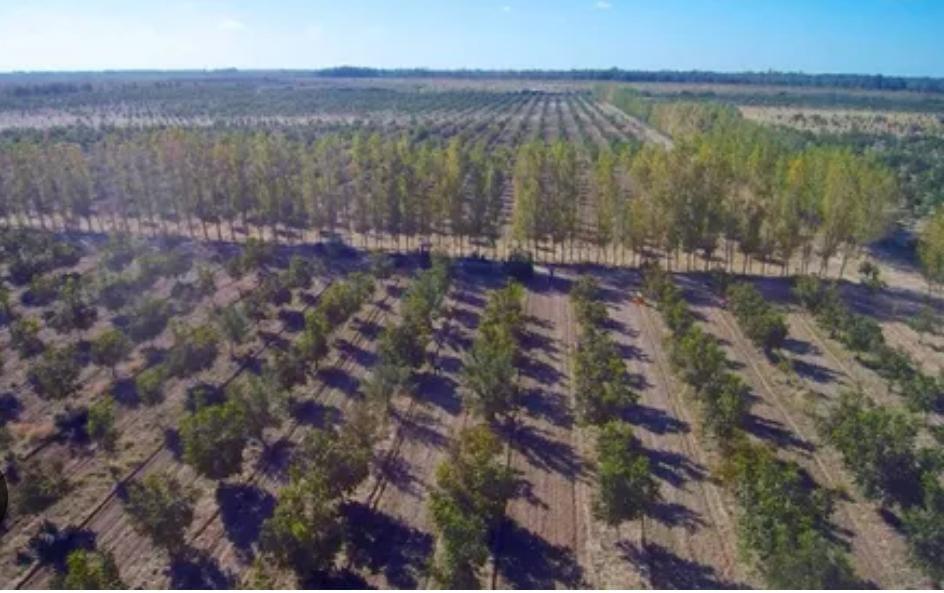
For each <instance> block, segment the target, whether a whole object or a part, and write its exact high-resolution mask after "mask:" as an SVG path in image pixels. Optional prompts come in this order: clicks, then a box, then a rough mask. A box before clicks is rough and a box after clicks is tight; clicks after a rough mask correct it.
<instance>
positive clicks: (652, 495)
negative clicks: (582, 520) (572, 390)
mask: <svg viewBox="0 0 944 593" xmlns="http://www.w3.org/2000/svg"><path fill="white" fill-rule="evenodd" d="M596 448H597V459H598V469H597V480H598V483H599V493H598V497H597V499H596V500H595V501H594V513H595V514H596V516H597V517H598V518H600V519H601V520H603V521H604V522H606V523H607V524H609V525H619V524H620V523H621V522H623V521H627V520H630V519H635V518H636V517H639V516H641V515H643V514H645V513H646V512H647V511H648V509H649V508H650V507H651V505H652V504H653V503H654V502H655V501H656V500H657V499H658V497H659V485H658V483H657V482H656V480H655V478H654V477H653V475H652V473H651V472H650V468H649V458H648V457H647V456H646V453H645V452H644V451H643V450H642V447H641V445H640V444H639V442H638V441H637V440H636V438H635V437H634V436H633V430H632V427H631V426H630V425H629V424H627V423H625V422H623V421H621V420H610V421H608V422H606V423H605V424H603V425H602V426H601V427H600V434H599V435H598V436H597V444H596Z"/></svg>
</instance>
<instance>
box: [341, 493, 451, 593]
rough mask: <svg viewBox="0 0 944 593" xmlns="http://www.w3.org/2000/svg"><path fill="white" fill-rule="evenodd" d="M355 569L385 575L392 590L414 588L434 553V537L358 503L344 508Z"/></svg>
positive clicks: (346, 505) (349, 557)
mask: <svg viewBox="0 0 944 593" xmlns="http://www.w3.org/2000/svg"><path fill="white" fill-rule="evenodd" d="M342 513H343V514H344V516H345V518H346V519H347V524H348V525H349V530H348V543H347V556H348V559H349V561H350V563H351V565H352V566H355V567H357V568H359V569H366V570H368V571H370V573H371V574H377V573H382V574H383V575H384V577H385V578H386V579H387V582H388V583H389V584H390V586H391V587H396V588H398V589H415V588H417V587H418V586H419V584H420V583H419V577H420V576H421V575H422V573H423V570H424V569H425V568H426V565H427V562H428V559H429V557H430V555H431V554H432V552H433V537H432V535H430V534H428V533H424V532H422V531H420V530H418V529H416V528H413V527H410V526H409V525H406V524H405V523H403V522H402V521H399V520H397V519H395V518H393V517H391V516H390V515H387V514H385V513H381V512H380V511H377V510H375V509H372V508H370V507H368V506H367V505H364V504H362V503H359V502H350V503H347V504H345V505H344V507H343V509H342Z"/></svg>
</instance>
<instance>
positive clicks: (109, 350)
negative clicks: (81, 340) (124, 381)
mask: <svg viewBox="0 0 944 593" xmlns="http://www.w3.org/2000/svg"><path fill="white" fill-rule="evenodd" d="M130 351H131V343H130V341H129V340H128V338H127V336H125V334H124V333H122V332H121V331H119V330H117V329H108V330H105V331H103V332H102V333H100V334H99V335H98V336H96V337H95V338H94V339H93V340H92V360H93V361H94V362H95V364H98V365H101V366H107V367H109V368H111V374H112V376H113V377H117V376H118V368H117V367H118V363H119V362H121V361H122V360H124V359H125V358H126V357H127V356H128V354H129V353H130Z"/></svg>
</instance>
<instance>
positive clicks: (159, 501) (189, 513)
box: [125, 474, 196, 554]
mask: <svg viewBox="0 0 944 593" xmlns="http://www.w3.org/2000/svg"><path fill="white" fill-rule="evenodd" d="M195 501H196V492H194V490H193V489H191V488H189V487H186V486H184V485H182V484H181V483H180V482H179V481H178V480H177V478H176V477H174V476H171V475H168V474H151V475H150V476H148V477H146V478H144V479H143V480H139V481H136V482H131V483H130V484H128V495H127V497H126V499H125V512H127V513H128V516H129V517H131V522H132V525H133V526H134V528H135V530H136V531H137V532H138V533H140V534H142V535H145V536H147V537H149V538H151V541H153V542H154V544H155V545H157V546H159V547H161V548H164V549H166V550H168V551H169V552H171V553H172V554H173V553H175V552H178V551H180V550H181V549H182V548H183V547H184V546H185V544H186V541H187V540H186V537H184V536H185V534H186V531H187V527H189V525H190V523H191V521H193V504H194V502H195Z"/></svg>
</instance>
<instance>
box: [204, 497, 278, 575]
mask: <svg viewBox="0 0 944 593" xmlns="http://www.w3.org/2000/svg"><path fill="white" fill-rule="evenodd" d="M216 502H217V505H219V508H220V519H221V520H222V522H223V529H224V530H225V531H226V536H227V537H228V538H229V541H231V542H232V543H233V545H234V546H236V549H237V551H238V552H239V554H240V556H241V557H242V558H243V559H248V558H249V557H251V555H252V545H253V544H254V543H255V542H256V541H257V540H258V539H259V533H260V531H261V529H262V523H263V522H264V521H265V520H266V519H268V518H269V517H271V516H272V513H273V511H274V510H275V498H274V497H273V496H272V495H271V494H269V493H268V492H266V491H265V490H263V489H261V488H259V487H258V486H253V485H250V484H227V483H225V482H223V483H220V485H219V486H218V487H217V489H216Z"/></svg>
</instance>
